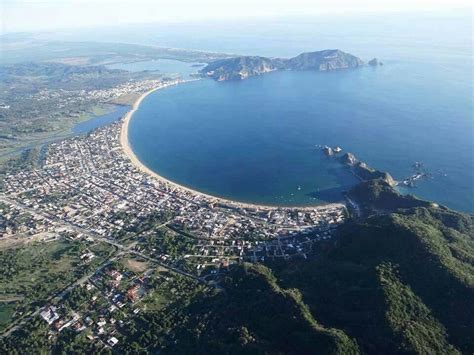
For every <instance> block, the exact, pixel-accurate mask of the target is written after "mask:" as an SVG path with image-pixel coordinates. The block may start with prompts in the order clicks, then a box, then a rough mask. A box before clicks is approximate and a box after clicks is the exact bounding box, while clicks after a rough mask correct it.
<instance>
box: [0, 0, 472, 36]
mask: <svg viewBox="0 0 474 355" xmlns="http://www.w3.org/2000/svg"><path fill="white" fill-rule="evenodd" d="M460 8H465V9H467V11H471V13H472V5H471V1H470V0H357V1H354V0H330V1H328V0H0V32H1V33H8V32H22V31H29V32H35V31H49V30H54V29H68V28H84V27H95V26H104V25H122V24H130V23H166V22H186V21H206V20H228V19H229V20H236V19H237V20H238V19H246V18H251V17H269V16H286V15H288V16H299V15H305V16H308V15H316V16H317V15H324V14H349V13H351V14H352V13H364V12H395V11H397V12H399V11H407V12H417V11H435V12H437V11H439V12H443V13H444V12H449V11H454V10H457V9H460Z"/></svg>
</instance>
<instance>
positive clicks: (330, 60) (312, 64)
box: [200, 49, 374, 81]
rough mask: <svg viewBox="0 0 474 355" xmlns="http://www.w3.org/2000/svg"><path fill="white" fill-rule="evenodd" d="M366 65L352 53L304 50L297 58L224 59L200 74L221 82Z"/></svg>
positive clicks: (250, 57)
mask: <svg viewBox="0 0 474 355" xmlns="http://www.w3.org/2000/svg"><path fill="white" fill-rule="evenodd" d="M373 61H374V59H373V60H372V61H371V62H373ZM364 64H365V63H364V62H363V61H362V59H360V58H358V57H356V56H354V55H352V54H349V53H346V52H343V51H341V50H339V49H326V50H323V51H317V52H308V53H302V54H300V55H298V56H296V57H293V58H267V57H259V56H240V57H233V58H225V59H220V60H217V61H214V62H211V63H209V64H208V65H207V66H206V67H204V68H203V69H202V70H200V75H201V76H204V77H209V78H212V79H214V80H217V81H226V80H244V79H247V78H250V77H252V76H256V75H261V74H264V73H268V72H272V71H277V70H312V71H332V70H339V69H350V68H358V67H361V66H363V65H364Z"/></svg>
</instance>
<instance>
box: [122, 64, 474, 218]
mask: <svg viewBox="0 0 474 355" xmlns="http://www.w3.org/2000/svg"><path fill="white" fill-rule="evenodd" d="M461 72H462V71H460V70H459V66H458V67H455V68H453V69H451V68H449V67H448V68H444V69H442V70H440V66H439V65H438V64H436V63H434V64H429V63H420V62H418V61H413V62H410V61H387V62H386V63H385V65H384V66H382V67H377V68H361V69H357V70H350V71H338V72H331V73H314V72H279V73H271V74H267V75H264V76H261V77H257V78H251V79H249V80H246V81H242V82H225V83H217V82H214V81H211V80H201V81H198V82H192V83H187V84H183V85H180V86H177V87H173V88H169V89H166V90H162V91H158V92H155V93H153V94H151V95H150V96H148V97H147V98H146V99H145V100H144V101H143V102H142V105H141V106H140V108H139V110H138V111H137V112H136V114H135V116H134V118H133V119H132V121H131V124H130V131H129V138H130V141H131V144H132V148H133V149H134V151H135V153H136V154H137V156H138V157H139V158H140V160H142V161H143V162H144V163H145V164H146V165H147V166H149V167H150V168H152V169H153V170H155V171H156V172H158V173H159V174H161V175H163V176H165V177H167V178H169V179H171V180H174V181H176V182H178V183H181V184H183V185H186V186H189V187H192V188H195V189H197V190H200V191H203V192H207V193H210V194H213V195H217V196H222V197H226V198H231V199H235V200H239V201H247V202H256V203H265V204H274V205H311V204H316V203H320V202H323V201H333V200H337V199H338V198H340V196H341V195H340V194H341V192H342V191H344V190H346V189H347V188H348V187H349V186H351V184H353V183H355V180H354V178H353V177H352V176H351V175H350V174H349V173H348V172H347V171H346V170H345V169H343V168H342V167H341V166H340V165H339V164H338V163H336V162H335V161H333V160H330V159H327V158H326V157H324V156H322V154H321V153H320V151H318V150H317V149H316V147H315V146H316V145H325V144H327V145H332V146H335V145H339V146H341V147H343V148H344V150H345V151H350V152H353V153H354V154H355V155H356V156H357V157H359V158H360V159H361V160H363V161H366V162H367V163H368V164H369V165H371V166H373V167H375V168H378V169H381V170H385V171H388V172H390V173H391V174H392V175H393V176H394V177H395V178H396V179H403V178H405V177H407V176H409V175H411V174H412V173H413V168H412V164H413V163H414V162H415V161H420V162H422V163H423V164H424V165H425V166H426V169H427V170H428V171H429V172H431V173H432V175H433V177H432V178H431V179H429V180H425V181H423V182H421V183H419V185H418V187H417V188H415V189H407V190H406V191H404V192H410V193H414V194H415V195H417V196H419V197H421V198H426V199H430V200H434V201H437V202H439V203H442V204H445V205H448V206H449V207H452V208H455V209H459V210H464V211H473V210H474V207H473V206H474V201H473V188H472V182H473V181H474V179H473V178H474V176H473V174H474V164H473V139H472V138H473V136H472V135H473V117H472V112H473V111H472V110H473V104H472V99H471V97H470V92H471V90H472V83H470V81H469V80H467V79H466V78H465V77H463V76H461V75H460V74H461Z"/></svg>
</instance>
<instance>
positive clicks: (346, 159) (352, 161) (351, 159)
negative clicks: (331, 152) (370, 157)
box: [341, 153, 357, 166]
mask: <svg viewBox="0 0 474 355" xmlns="http://www.w3.org/2000/svg"><path fill="white" fill-rule="evenodd" d="M341 162H342V163H343V164H345V165H348V166H354V165H356V164H357V158H356V157H355V155H354V154H352V153H346V154H344V155H343V156H342V157H341Z"/></svg>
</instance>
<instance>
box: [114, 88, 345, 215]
mask: <svg viewBox="0 0 474 355" xmlns="http://www.w3.org/2000/svg"><path fill="white" fill-rule="evenodd" d="M194 80H199V79H194ZM194 80H185V81H178V82H176V83H172V84H165V85H163V86H159V87H156V88H154V89H151V90H149V91H147V92H145V93H143V94H142V95H141V96H140V97H139V98H138V99H137V100H136V101H135V102H134V103H133V105H132V109H131V110H130V111H128V112H127V114H126V115H125V116H124V117H123V123H122V128H121V130H120V145H121V146H122V150H123V151H124V153H125V155H126V156H127V157H128V158H129V159H130V161H131V162H132V164H133V165H134V166H135V167H136V168H138V169H139V170H140V171H142V172H144V173H146V174H148V175H150V176H152V177H153V178H155V179H157V180H159V181H161V182H162V183H164V184H166V185H169V186H171V187H173V188H175V189H180V190H184V191H186V192H189V193H191V194H193V195H196V196H198V197H204V198H206V199H208V200H210V201H209V202H211V203H222V204H225V205H229V206H233V207H238V208H252V209H262V210H269V209H271V210H275V209H298V210H315V209H323V208H328V207H331V206H340V205H344V204H343V203H326V204H321V205H315V206H269V205H259V204H253V203H247V202H239V201H234V200H228V199H225V198H222V197H217V196H213V195H209V194H206V193H203V192H200V191H197V190H193V189H191V188H189V187H186V186H183V185H180V184H178V183H176V182H173V181H171V180H168V179H166V178H164V177H163V176H161V175H159V174H157V173H156V172H154V171H153V170H151V169H150V168H148V167H147V166H146V165H145V164H143V163H142V162H141V161H140V159H138V157H137V156H136V155H135V153H134V152H133V149H132V148H131V146H130V142H129V140H128V127H129V124H130V120H131V119H132V117H133V114H134V113H135V112H136V111H137V109H138V108H139V106H140V104H141V103H142V101H143V100H144V99H145V98H146V97H147V96H148V95H150V94H151V93H153V92H155V91H158V90H161V89H165V88H167V87H169V86H173V85H179V84H181V83H186V82H189V81H194Z"/></svg>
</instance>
